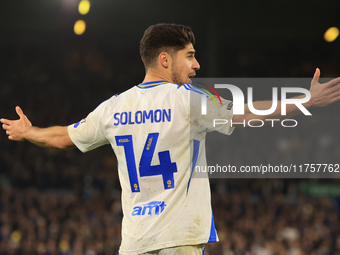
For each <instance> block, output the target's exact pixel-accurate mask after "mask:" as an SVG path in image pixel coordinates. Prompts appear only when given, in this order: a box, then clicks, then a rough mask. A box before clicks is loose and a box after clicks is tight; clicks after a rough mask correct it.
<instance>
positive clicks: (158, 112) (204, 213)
mask: <svg viewBox="0 0 340 255" xmlns="http://www.w3.org/2000/svg"><path fill="white" fill-rule="evenodd" d="M204 93H205V92H203V91H202V90H200V89H197V88H195V87H194V86H192V85H190V84H185V85H183V86H178V85H177V84H173V83H169V82H166V81H155V82H148V83H142V84H139V85H138V86H135V87H132V88H131V89H129V90H127V91H125V92H124V93H122V94H120V95H114V96H113V97H111V98H110V99H109V100H107V101H105V102H103V103H102V104H100V105H99V106H98V107H97V108H96V109H95V110H94V111H93V112H91V113H90V114H89V115H88V116H87V118H86V119H84V120H82V121H80V122H78V123H76V124H73V125H70V126H69V127H68V132H69V135H70V138H71V140H72V141H73V142H74V144H75V145H76V146H77V147H78V148H79V149H80V150H81V151H82V152H87V151H90V150H93V149H95V148H97V147H99V146H101V145H104V144H111V146H112V148H113V150H114V153H115V155H116V157H117V160H118V172H119V180H120V184H121V187H122V208H123V215H124V216H123V222H122V243H121V246H120V250H119V254H122V255H124V254H131V255H134V254H141V253H144V252H147V251H153V250H158V249H162V248H166V247H173V246H180V245H195V244H201V243H207V242H216V241H217V240H218V237H217V234H216V230H215V226H214V220H213V215H212V210H211V202H210V187H209V180H208V177H206V178H195V171H194V167H195V165H200V166H204V165H206V156H205V136H206V132H209V131H214V130H216V131H219V132H221V133H224V134H231V132H232V130H233V128H232V127H230V125H229V124H227V125H218V126H217V127H214V126H213V120H214V119H227V120H229V122H228V123H230V120H231V119H232V109H231V108H232V103H231V102H230V101H227V100H224V101H223V105H222V106H221V105H220V104H215V103H214V102H213V100H212V99H209V98H208V100H207V106H208V107H207V109H208V110H207V114H206V115H202V114H201V99H202V94H204ZM200 176H201V174H200Z"/></svg>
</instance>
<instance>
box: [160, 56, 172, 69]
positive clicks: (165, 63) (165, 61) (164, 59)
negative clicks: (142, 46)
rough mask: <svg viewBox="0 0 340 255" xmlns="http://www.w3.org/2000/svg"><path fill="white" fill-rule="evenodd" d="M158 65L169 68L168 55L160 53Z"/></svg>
mask: <svg viewBox="0 0 340 255" xmlns="http://www.w3.org/2000/svg"><path fill="white" fill-rule="evenodd" d="M158 60H159V63H160V64H161V65H162V66H163V67H164V68H168V67H169V66H170V55H169V54H168V53H166V52H161V53H160V54H159V56H158Z"/></svg>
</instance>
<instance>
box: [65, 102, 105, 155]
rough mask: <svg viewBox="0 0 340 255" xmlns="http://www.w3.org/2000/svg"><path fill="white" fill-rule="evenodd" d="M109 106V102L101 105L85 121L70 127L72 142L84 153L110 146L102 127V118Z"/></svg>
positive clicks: (69, 132)
mask: <svg viewBox="0 0 340 255" xmlns="http://www.w3.org/2000/svg"><path fill="white" fill-rule="evenodd" d="M107 105H108V100H106V101H104V102H103V103H101V104H100V105H99V106H98V107H97V108H96V109H95V110H94V111H93V112H91V113H90V114H89V115H88V116H87V117H86V118H85V119H83V120H81V121H79V122H78V123H75V124H72V125H70V126H68V134H69V136H70V138H71V140H72V142H73V143H74V144H75V145H76V146H77V148H78V149H79V150H81V151H82V152H87V151H90V150H93V149H95V148H98V147H100V146H102V145H105V144H109V141H108V140H107V138H106V136H105V132H104V128H103V126H102V124H101V123H102V121H101V117H102V116H103V113H104V111H105V109H106V107H107Z"/></svg>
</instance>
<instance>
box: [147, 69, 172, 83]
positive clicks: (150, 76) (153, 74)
mask: <svg viewBox="0 0 340 255" xmlns="http://www.w3.org/2000/svg"><path fill="white" fill-rule="evenodd" d="M152 81H168V82H173V81H172V78H171V75H169V74H168V73H165V72H164V73H163V72H159V71H157V70H154V69H151V70H148V71H147V72H146V74H145V77H144V80H143V83H145V82H152Z"/></svg>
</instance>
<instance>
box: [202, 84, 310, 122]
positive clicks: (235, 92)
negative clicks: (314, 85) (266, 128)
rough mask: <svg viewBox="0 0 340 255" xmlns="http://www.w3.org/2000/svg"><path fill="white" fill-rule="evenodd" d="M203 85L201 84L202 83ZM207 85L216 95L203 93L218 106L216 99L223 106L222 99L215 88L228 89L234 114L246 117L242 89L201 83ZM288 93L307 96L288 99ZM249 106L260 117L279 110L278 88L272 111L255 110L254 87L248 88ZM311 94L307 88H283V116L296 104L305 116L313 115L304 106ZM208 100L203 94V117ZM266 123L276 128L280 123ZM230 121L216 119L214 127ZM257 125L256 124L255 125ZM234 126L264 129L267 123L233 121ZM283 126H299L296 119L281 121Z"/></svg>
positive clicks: (273, 95) (273, 99)
mask: <svg viewBox="0 0 340 255" xmlns="http://www.w3.org/2000/svg"><path fill="white" fill-rule="evenodd" d="M200 83H201V82H200ZM201 84H203V85H205V86H206V87H208V88H210V89H211V90H212V91H213V92H214V93H215V94H216V95H215V96H214V95H212V94H211V93H210V92H209V91H208V90H206V89H203V88H201V89H202V90H203V91H205V92H206V93H207V94H208V95H209V96H210V97H211V98H212V99H213V100H214V102H215V104H216V98H217V99H218V100H219V101H220V103H221V105H222V101H221V98H220V96H219V94H218V93H217V92H216V90H215V89H214V88H217V89H228V90H229V91H230V92H231V94H232V97H233V114H234V115H244V113H245V112H244V106H245V103H244V94H243V92H242V90H241V89H240V88H238V87H237V86H235V85H232V84H215V85H214V88H213V87H212V86H209V85H207V84H204V83H201ZM288 93H302V94H304V95H305V97H304V98H287V94H288ZM247 94H248V97H247V99H248V100H247V106H248V109H249V111H250V112H251V113H253V114H254V115H260V116H267V115H270V114H272V113H274V111H275V110H276V109H277V105H278V88H277V87H273V88H272V105H271V107H270V109H266V110H259V109H255V107H254V104H253V88H252V87H247ZM310 98H311V94H310V92H309V90H307V89H305V88H299V87H283V88H281V116H285V115H286V109H287V105H289V104H294V105H295V106H296V107H297V108H298V109H300V111H301V112H302V113H303V114H304V115H312V114H311V113H310V112H309V111H308V110H307V109H306V108H305V107H304V106H303V103H306V102H308V101H309V100H310ZM207 99H208V96H207V95H206V94H202V96H201V114H202V115H207ZM265 121H268V122H271V126H272V127H274V122H277V121H280V120H279V119H265ZM289 122H293V123H294V124H293V125H289V124H288V123H289ZM227 123H228V120H226V119H214V123H213V124H214V127H215V126H216V125H224V124H227ZM255 123H256V124H255ZM233 124H234V125H235V124H243V126H246V124H248V126H249V127H262V126H263V125H264V124H265V123H264V121H263V120H260V119H251V120H248V123H246V122H245V120H244V121H243V122H237V123H236V122H234V123H233V122H232V121H231V126H233ZM281 125H282V126H283V127H295V126H297V121H296V120H294V119H283V120H281Z"/></svg>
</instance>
